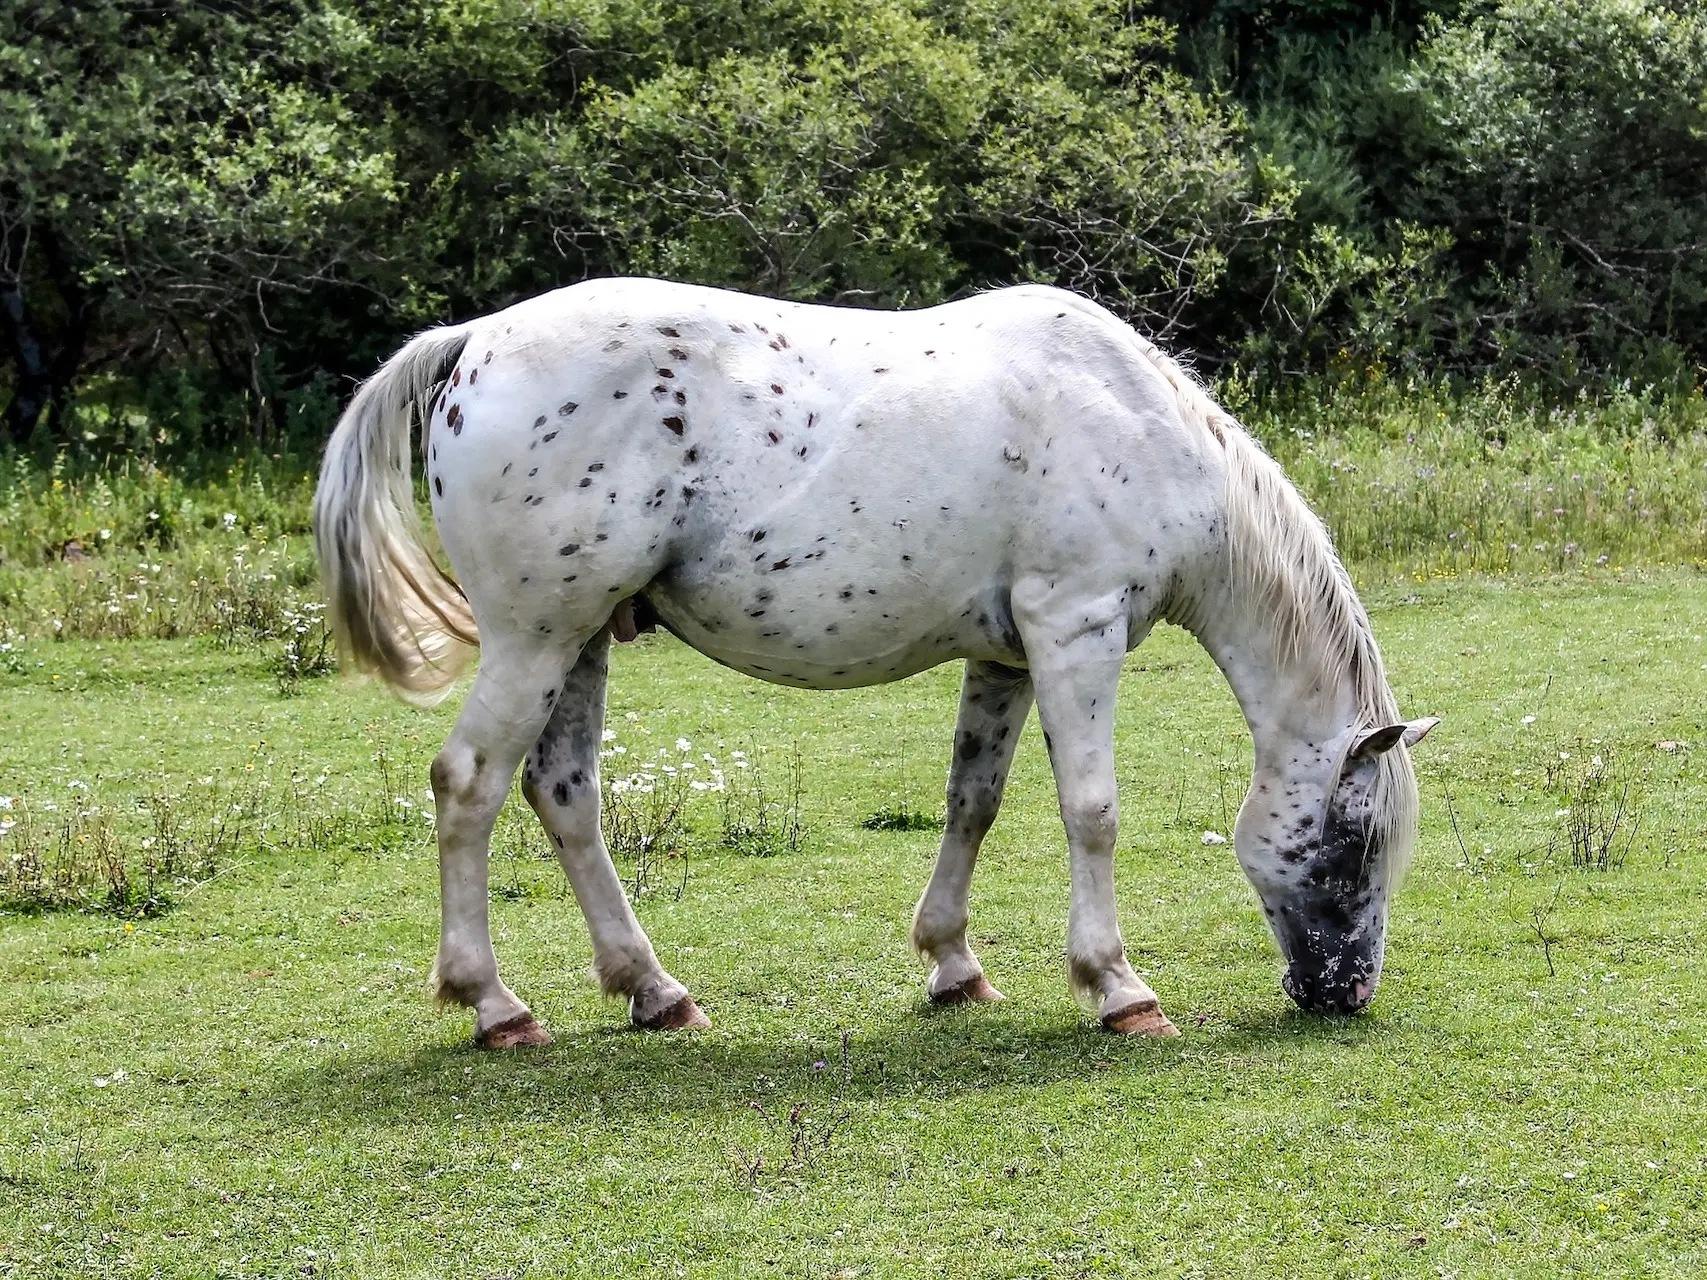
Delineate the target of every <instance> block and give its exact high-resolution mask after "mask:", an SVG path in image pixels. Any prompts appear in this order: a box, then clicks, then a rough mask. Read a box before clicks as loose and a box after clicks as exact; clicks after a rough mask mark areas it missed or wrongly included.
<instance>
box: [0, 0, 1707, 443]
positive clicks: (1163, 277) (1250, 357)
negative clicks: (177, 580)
mask: <svg viewBox="0 0 1707 1280" xmlns="http://www.w3.org/2000/svg"><path fill="white" fill-rule="evenodd" d="M1704 85H1707V19H1704V18H1703V17H1702V15H1701V14H1700V12H1699V9H1698V7H1696V6H1693V5H1687V4H1683V3H1680V2H1676V0H1499V3H1494V4H1490V5H1486V6H1461V5H1459V4H1457V3H1451V2H1448V0H1414V2H1411V0H1407V2H1406V3H1393V4H1390V5H1382V6H1362V5H1352V4H1347V3H1344V2H1343V0H1289V2H1286V3H1280V2H1274V0H1213V2H1211V3H1202V4H1198V3H1185V2H1184V0H1157V3H1156V4H1155V5H1154V7H1153V8H1151V9H1146V8H1142V7H1134V6H1131V5H1128V4H1124V3H1118V2H1117V0H1048V2H1047V3H1044V4H1027V5H1019V4H1015V3H1014V2H1013V0H940V2H934V0H933V2H930V3H927V2H926V0H879V2H878V3H876V4H871V3H866V2H865V0H860V2H859V3H855V2H854V0H777V2H776V3H766V4H765V5H763V6H754V5H751V4H749V3H747V0H719V2H718V3H716V4H713V5H711V6H710V7H706V6H700V7H699V8H697V9H696V10H695V12H694V14H693V17H692V20H691V21H687V20H685V19H684V17H683V15H682V13H681V11H680V10H679V9H678V8H677V7H675V6H673V5H671V4H666V3H663V2H662V0H608V2H604V0H601V2H600V3H596V4H595V3H592V2H591V0H563V2H562V3H554V4H550V5H541V4H536V3H533V2H532V0H484V2H483V3H481V4H474V5H456V6H443V5H427V4H422V3H419V0H397V2H396V3H391V4H387V5H383V6H380V7H378V8H373V7H361V6H354V7H351V6H342V5H335V4H325V3H321V2H320V0H261V2H260V3H256V4H250V5H245V6H241V7H233V6H205V5H176V6H164V7H161V6H150V5H143V4H141V3H139V2H138V0H79V2H78V3H71V2H70V0H47V2H46V3H32V4H23V3H20V2H19V0H9V2H8V3H4V4H0V359H3V360H4V361H5V363H4V365H0V378H4V379H5V380H6V382H5V386H4V387H0V399H4V400H5V401H6V403H7V405H8V407H7V410H6V428H5V432H4V434H5V435H7V436H9V437H10V439H11V441H12V443H13V444H14V446H19V447H32V448H36V449H38V450H50V451H51V449H52V448H53V447H56V446H57V447H70V448H73V449H76V450H79V451H81V452H84V453H87V454H91V455H95V456H100V455H102V454H104V453H109V452H113V451H122V450H126V449H131V450H139V451H143V452H150V451H165V452H167V453H170V454H172V455H173V456H184V455H185V454H187V453H195V452H198V451H217V450H219V449H223V448H227V447H229V446H230V445H232V444H233V443H238V442H246V443H248V444H249V445H251V446H257V445H258V446H259V447H260V448H262V449H265V450H272V451H276V450H278V449H279V448H281V446H284V445H287V444H289V443H290V442H292V441H296V442H301V443H309V442H313V443H317V442H318V441H319V439H321V438H322V437H323V435H324V432H325V431H326V429H327V427H328V426H329V424H330V421H331V417H332V415H333V413H334V412H335V409H336V406H337V403H338V401H339V400H340V399H341V398H342V397H343V395H344V394H346V391H347V387H348V379H349V378H351V377H352V376H362V375H365V374H366V373H367V372H369V371H370V370H371V369H372V368H373V366H374V364H375V363H376V361H377V360H378V359H380V358H381V357H382V356H383V355H384V354H386V353H387V352H388V351H389V350H391V349H393V348H394V347H395V345H396V344H397V342H398V341H399V340H400V339H401V338H402V337H403V336H405V335H406V334H407V333H408V332H409V331H411V330H412V329H415V328H418V327H420V326H421V325H422V324H424V323H427V322H429V321H432V320H436V319H442V318H447V317H455V318H460V317H465V316H468V315H470V314H473V313H476V312H480V311H485V310H490V309H492V308H494V307H497V306H501V305H504V304H506V303H508V302H511V301H514V300H515V299H517V298H519V297H523V296H527V295H530V294H533V293H536V292H538V291H540V290H543V289H546V288H549V287H552V286H555V285H559V284H564V283H568V282H571V281H574V280H578V279H581V278H584V277H585V276H587V275H594V274H606V273H612V272H641V273H655V274H663V275H669V276H674V277H679V278H684V279H690V280H697V281H703V282H707V283H713V284H720V285H730V286H735V287H739V288H746V289H755V290H760V291H764V292H768V293H774V294H777V295H781V296H787V297H793V298H801V299H812V300H821V301H841V302H860V303H865V304H869V305H879V306H903V305H919V304H923V303H929V302H933V301H937V300H940V299H943V298H948V297H954V296H958V295H961V294H964V293H966V292H968V291H970V290H972V289H976V288H981V287H985V286H988V285H992V284H1000V283H1006V282H1012V281H1015V280H1032V279H1035V280H1048V281H1053V282H1056V283H1060V284H1064V285H1068V286H1070V287H1073V288H1076V289H1080V290H1082V291H1084V292H1086V293H1089V294H1091V295H1093V296H1095V297H1097V298H1098V299H1100V300H1101V301H1103V302H1105V303H1107V304H1108V305H1110V306H1112V307H1114V308H1115V309H1116V310H1118V311H1120V312H1121V313H1122V314H1124V315H1126V316H1128V317H1129V318H1131V319H1133V320H1135V321H1136V322H1138V323H1140V324H1141V325H1142V326H1143V327H1145V328H1146V329H1147V330H1149V331H1150V332H1151V333H1152V334H1154V335H1156V336H1159V337H1162V338H1172V339H1176V340H1178V341H1180V342H1182V343H1185V344H1187V345H1189V346H1190V347H1192V348H1195V349H1196V350H1197V351H1198V352H1199V353H1201V354H1202V355H1204V356H1205V357H1206V358H1208V359H1210V360H1212V361H1214V362H1216V363H1218V364H1226V363H1230V362H1236V363H1238V364H1239V365H1241V366H1242V367H1243V368H1244V369H1245V370H1246V372H1247V373H1250V374H1252V375H1254V376H1257V377H1259V378H1260V379H1262V380H1264V381H1266V382H1271V383H1272V382H1277V381H1278V380H1280V378H1281V377H1282V376H1283V375H1284V374H1285V373H1287V372H1289V371H1295V370H1299V369H1309V370H1317V371H1320V370H1322V369H1325V368H1327V367H1328V366H1329V365H1330V364H1331V363H1332V362H1333V361H1334V360H1335V359H1338V358H1341V353H1342V352H1343V353H1345V354H1346V355H1348V356H1349V357H1350V358H1353V359H1355V360H1359V361H1366V360H1377V361H1380V362H1382V363H1384V364H1387V365H1389V366H1391V367H1393V368H1395V369H1397V370H1399V371H1400V372H1403V373H1421V374H1424V375H1427V376H1431V377H1432V376H1437V375H1439V374H1440V373H1442V372H1444V371H1453V372H1456V373H1460V374H1470V375H1480V374H1482V373H1484V372H1488V371H1493V372H1496V373H1499V372H1503V371H1507V370H1512V369H1519V370H1526V371H1529V372H1530V373H1531V374H1532V375H1533V376H1535V377H1538V378H1540V379H1542V380H1544V381H1550V382H1552V383H1553V384H1555V386H1558V387H1567V388H1569V387H1576V386H1581V385H1590V384H1597V383H1598V382H1600V381H1602V380H1604V378H1605V377H1606V376H1607V375H1609V374H1614V375H1616V374H1629V375H1635V376H1639V377H1641V378H1644V379H1648V380H1665V381H1668V382H1669V383H1671V384H1672V385H1682V386H1685V387H1687V386H1689V385H1692V384H1693V382H1694V380H1695V379H1696V378H1697V376H1698V375H1697V372H1696V370H1697V369H1698V367H1699V365H1700V362H1701V360H1702V358H1703V348H1704V343H1707V338H1704V333H1707V319H1704V316H1707V280H1704V277H1703V274H1702V273H1703V271H1704V270H1707V268H1703V267H1702V265H1701V264H1702V262H1703V261H1707V258H1704V257H1703V255H1702V254H1701V253H1700V252H1699V249H1700V246H1701V245H1702V244H1703V243H1707V224H1704V221H1703V220H1704V219H1707V213H1704V212H1703V210H1704V209H1707V177H1703V174H1707V151H1704V148H1707V141H1704V139H1707V128H1704V120H1703V115H1702V113H1703V111H1704V110H1707V108H1704V106H1703V103H1704V102H1707V93H1704ZM8 392H9V394H7V393H8Z"/></svg>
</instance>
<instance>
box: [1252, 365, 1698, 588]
mask: <svg viewBox="0 0 1707 1280" xmlns="http://www.w3.org/2000/svg"><path fill="white" fill-rule="evenodd" d="M1243 412H1244V416H1245V418H1246V421H1247V423H1248V425H1249V426H1250V427H1251V429H1252V430H1253V431H1255V432H1256V433H1257V434H1258V435H1259V436H1260V437H1261V438H1262V439H1263V440H1264V442H1265V443H1266V444H1267V445H1268V447H1269V448H1270V449H1271V450H1272V451H1273V453H1274V454H1275V456H1276V458H1277V459H1278V460H1279V461H1280V463H1281V465H1282V466H1283V467H1284V468H1285V469H1286V472H1287V474H1288V475H1289V476H1291V477H1292V479H1293V481H1294V482H1295V483H1296V484H1297V485H1298V486H1299V488H1300V489H1302V490H1303V491H1304V493H1305V494H1306V495H1307V496H1308V497H1309V499H1310V501H1311V503H1312V505H1314V506H1315V508H1316V510H1317V511H1318V512H1319V513H1320V514H1321V515H1322V517H1323V519H1324V520H1325V521H1326V522H1327V524H1328V527H1329V528H1330V529H1331V530H1332V531H1333V534H1334V539H1335V542H1336V544H1337V546H1338V547H1339V551H1340V554H1341V556H1342V557H1344V559H1345V560H1346V561H1347V563H1348V564H1350V565H1351V566H1352V567H1353V568H1354V570H1356V571H1358V572H1359V573H1361V574H1363V575H1364V576H1374V577H1380V576H1388V575H1390V576H1402V577H1411V578H1428V577H1449V576H1453V575H1457V574H1463V573H1508V572H1560V571H1571V570H1577V569H1580V568H1582V567H1585V566H1608V565H1609V566H1613V567H1623V566H1627V565H1634V564H1689V563H1700V562H1702V561H1707V400H1704V399H1703V397H1702V395H1701V392H1700V391H1699V389H1697V390H1696V391H1695V392H1693V393H1691V394H1688V395H1677V394H1673V395H1660V394H1658V393H1655V392H1653V391H1652V390H1644V389H1640V388H1633V387H1630V386H1620V387H1616V388H1613V389H1611V390H1610V391H1608V392H1606V393H1604V394H1602V395H1600V396H1598V397H1589V396H1587V395H1583V396H1579V397H1578V398H1576V399H1574V400H1570V401H1568V402H1565V403H1549V402H1547V401H1546V400H1544V399H1543V398H1541V397H1540V396H1538V395H1536V394H1534V393H1533V392H1532V391H1530V390H1528V389H1526V388H1525V387H1523V386H1521V385H1519V384H1516V383H1513V382H1510V381H1506V382H1489V383H1485V384H1483V385H1481V386H1478V387H1475V388H1472V389H1469V390H1458V391H1453V390H1449V389H1447V388H1445V387H1442V386H1439V385H1435V384H1429V383H1421V382H1414V381H1413V382H1409V383H1405V384H1396V383H1392V382H1388V381H1385V380H1383V379H1381V378H1379V377H1374V378H1370V379H1367V380H1364V381H1361V382H1358V383H1355V384H1354V383H1350V382H1344V383H1340V384H1338V385H1332V384H1327V383H1323V382H1314V383H1312V384H1310V386H1309V387H1308V388H1306V389H1304V390H1302V391H1300V392H1299V393H1296V394H1294V395H1293V396H1291V397H1290V398H1289V399H1288V400H1286V401H1285V402H1283V403H1278V404H1267V405H1259V406H1246V407H1245V408H1244V410H1243Z"/></svg>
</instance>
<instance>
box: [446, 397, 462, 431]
mask: <svg viewBox="0 0 1707 1280" xmlns="http://www.w3.org/2000/svg"><path fill="white" fill-rule="evenodd" d="M445 425H446V426H448V427H449V428H450V433H451V434H452V435H453V436H459V435H461V434H462V406H461V405H459V404H453V405H452V406H451V407H450V412H449V413H447V414H446V415H445Z"/></svg>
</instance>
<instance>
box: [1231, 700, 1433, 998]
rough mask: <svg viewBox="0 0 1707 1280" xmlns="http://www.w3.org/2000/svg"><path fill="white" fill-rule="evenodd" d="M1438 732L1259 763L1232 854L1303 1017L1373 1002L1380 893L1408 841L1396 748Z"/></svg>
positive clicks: (1410, 822)
mask: <svg viewBox="0 0 1707 1280" xmlns="http://www.w3.org/2000/svg"><path fill="white" fill-rule="evenodd" d="M1438 723H1439V721H1438V720H1435V719H1432V718H1430V719H1426V720H1414V721H1412V722H1411V723H1409V724H1391V725H1386V726H1384V727H1382V728H1379V729H1367V730H1361V731H1359V730H1350V731H1348V732H1346V733H1345V734H1343V735H1342V736H1341V737H1340V738H1339V739H1338V741H1337V742H1335V743H1324V744H1321V745H1320V746H1316V745H1313V744H1299V746H1300V749H1299V750H1297V751H1296V752H1294V753H1290V754H1289V756H1288V758H1287V759H1286V760H1285V761H1276V762H1274V763H1272V764H1270V765H1267V766H1265V765H1264V764H1262V763H1261V762H1259V767H1258V771H1257V776H1256V778H1255V779H1254V780H1253V782H1252V785H1251V791H1250V794H1249V795H1247V796H1246V797H1245V803H1244V805H1243V806H1242V807H1241V808H1240V810H1239V821H1238V825H1237V827H1236V828H1235V831H1234V849H1235V851H1236V852H1237V853H1238V857H1239V863H1240V865H1241V866H1243V867H1244V869H1245V874H1246V875H1247V876H1248V877H1249V878H1250V881H1251V883H1252V884H1253V885H1254V886H1255V887H1256V891H1257V894H1258V896H1259V897H1260V898H1261V899H1262V906H1263V913H1264V914H1265V915H1266V916H1267V917H1268V922H1269V927H1270V928H1271V929H1273V930H1274V936H1275V940H1276V941H1277V942H1279V944H1280V951H1281V954H1282V956H1283V957H1284V958H1285V960H1286V974H1285V976H1284V977H1283V978H1282V979H1281V986H1282V988H1283V989H1284V990H1285V991H1286V994H1287V995H1289V996H1291V997H1292V999H1293V1000H1295V1001H1297V1003H1298V1004H1299V1005H1300V1006H1302V1007H1303V1008H1305V1009H1308V1010H1310V1011H1311V1012H1312V1013H1332V1014H1350V1013H1356V1012H1357V1011H1358V1010H1359V1009H1362V1008H1363V1007H1364V1006H1365V1005H1367V1004H1368V1003H1369V1002H1370V1000H1372V999H1373V998H1374V996H1375V986H1376V984H1377V983H1378V982H1379V981H1380V979H1381V960H1382V954H1383V951H1384V949H1385V947H1386V935H1387V896H1388V892H1389V891H1390V890H1391V888H1392V887H1393V885H1394V884H1395V882H1396V881H1397V879H1398V873H1399V872H1400V870H1402V868H1403V864H1404V861H1405V859H1406V857H1407V856H1408V854H1409V852H1410V844H1411V841H1412V839H1413V838H1414V832H1415V823H1416V785H1417V784H1416V775H1415V773H1413V772H1412V770H1411V766H1410V761H1409V759H1408V757H1407V756H1406V753H1405V751H1404V748H1408V747H1410V746H1412V745H1414V744H1416V743H1418V742H1421V741H1422V739H1423V738H1424V736H1426V735H1427V733H1428V731H1429V730H1430V729H1432V728H1434V726H1435V725H1436V724H1438ZM1395 752H1396V753H1397V754H1394V753H1395Z"/></svg>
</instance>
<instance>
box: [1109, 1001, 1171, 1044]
mask: <svg viewBox="0 0 1707 1280" xmlns="http://www.w3.org/2000/svg"><path fill="white" fill-rule="evenodd" d="M1102 1025H1103V1026H1104V1027H1105V1028H1106V1029H1108V1030H1109V1031H1113V1032H1115V1033H1116V1034H1117V1035H1123V1036H1159V1037H1167V1036H1177V1035H1178V1034H1179V1028H1178V1027H1176V1026H1174V1024H1173V1023H1171V1022H1169V1021H1168V1015H1167V1014H1165V1013H1163V1012H1162V1006H1161V1004H1160V1003H1159V1002H1157V1001H1155V1000H1140V1001H1139V1002H1138V1003H1137V1004H1129V1005H1127V1006H1126V1007H1125V1008H1124V1009H1121V1010H1118V1011H1117V1012H1115V1013H1109V1014H1104V1015H1103V1019H1102Z"/></svg>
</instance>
